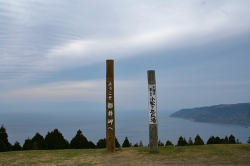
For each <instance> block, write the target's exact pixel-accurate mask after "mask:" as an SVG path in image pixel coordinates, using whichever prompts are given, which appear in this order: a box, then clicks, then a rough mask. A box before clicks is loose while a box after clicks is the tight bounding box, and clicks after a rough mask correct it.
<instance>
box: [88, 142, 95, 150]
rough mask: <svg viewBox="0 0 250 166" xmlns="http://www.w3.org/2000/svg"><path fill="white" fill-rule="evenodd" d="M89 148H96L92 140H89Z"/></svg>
mask: <svg viewBox="0 0 250 166" xmlns="http://www.w3.org/2000/svg"><path fill="white" fill-rule="evenodd" d="M89 148H90V149H94V148H96V145H95V144H94V143H93V142H92V141H89Z"/></svg>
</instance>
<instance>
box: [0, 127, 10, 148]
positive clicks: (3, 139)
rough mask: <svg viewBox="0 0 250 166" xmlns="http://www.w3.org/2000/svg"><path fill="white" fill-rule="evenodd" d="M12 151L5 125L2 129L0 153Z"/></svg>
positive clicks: (0, 132)
mask: <svg viewBox="0 0 250 166" xmlns="http://www.w3.org/2000/svg"><path fill="white" fill-rule="evenodd" d="M9 150H11V144H10V143H9V141H8V134H7V132H6V129H5V127H4V125H2V126H1V128H0V152H5V151H9Z"/></svg>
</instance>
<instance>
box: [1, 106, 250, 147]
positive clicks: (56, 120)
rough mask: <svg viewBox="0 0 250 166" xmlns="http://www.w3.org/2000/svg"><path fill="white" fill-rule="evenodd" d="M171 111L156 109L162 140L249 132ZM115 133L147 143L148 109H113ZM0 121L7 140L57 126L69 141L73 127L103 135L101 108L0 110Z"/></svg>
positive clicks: (21, 138) (237, 135)
mask: <svg viewBox="0 0 250 166" xmlns="http://www.w3.org/2000/svg"><path fill="white" fill-rule="evenodd" d="M170 114H171V112H167V111H158V119H159V120H158V129H159V130H158V135H159V139H160V140H161V141H162V142H163V143H164V144H165V143H166V141H167V140H170V141H172V143H173V144H176V143H177V141H178V138H179V137H180V136H183V137H185V138H186V140H188V139H189V137H191V138H192V140H194V138H195V136H196V135H197V134H199V135H200V136H201V138H202V139H203V141H204V142H205V143H206V141H207V140H208V138H209V137H210V136H212V135H213V136H219V137H223V138H224V137H225V136H229V135H230V134H233V135H234V136H235V138H238V139H239V141H240V142H242V143H246V142H247V140H248V137H249V136H250V126H237V125H223V124H209V123H197V122H192V121H189V120H184V119H180V118H171V117H169V115H170ZM115 116H116V137H117V138H118V141H119V142H120V144H122V143H123V141H124V139H125V137H128V139H129V141H130V142H131V143H132V144H135V143H139V141H140V140H142V142H143V144H144V145H147V144H148V140H149V138H148V126H149V125H148V113H147V110H146V111H117V110H116V115H115ZM0 124H4V126H5V128H6V130H7V133H8V136H9V137H8V139H9V142H10V143H11V144H14V143H15V141H19V142H20V143H21V145H23V143H24V140H25V139H27V138H28V137H29V138H32V137H33V136H34V135H35V133H36V132H39V133H40V134H41V135H43V136H44V137H45V136H46V134H47V133H48V131H53V130H54V129H55V128H57V129H59V131H61V133H62V134H63V136H64V137H65V138H66V139H67V140H68V141H70V140H71V139H72V138H73V137H74V136H75V134H76V132H77V130H78V129H80V130H82V132H83V134H84V135H85V136H86V137H87V139H88V140H91V141H92V142H94V143H96V142H97V141H98V140H99V139H101V138H105V137H106V135H105V133H106V132H105V111H89V112H87V111H85V112H84V111H72V112H65V111H62V112H53V111H51V112H49V111H47V112H46V111H45V112H33V113H31V112H29V113H28V112H26V113H24V112H22V113H20V112H10V111H9V112H1V116H0Z"/></svg>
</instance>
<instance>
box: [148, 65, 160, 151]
mask: <svg viewBox="0 0 250 166" xmlns="http://www.w3.org/2000/svg"><path fill="white" fill-rule="evenodd" d="M148 111H149V150H150V151H158V118H157V102H156V80H155V71H154V70H148Z"/></svg>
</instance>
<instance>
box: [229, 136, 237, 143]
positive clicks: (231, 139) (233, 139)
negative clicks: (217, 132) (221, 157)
mask: <svg viewBox="0 0 250 166" xmlns="http://www.w3.org/2000/svg"><path fill="white" fill-rule="evenodd" d="M228 143H229V144H236V141H235V137H234V136H233V135H232V134H231V135H230V136H229V139H228Z"/></svg>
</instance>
